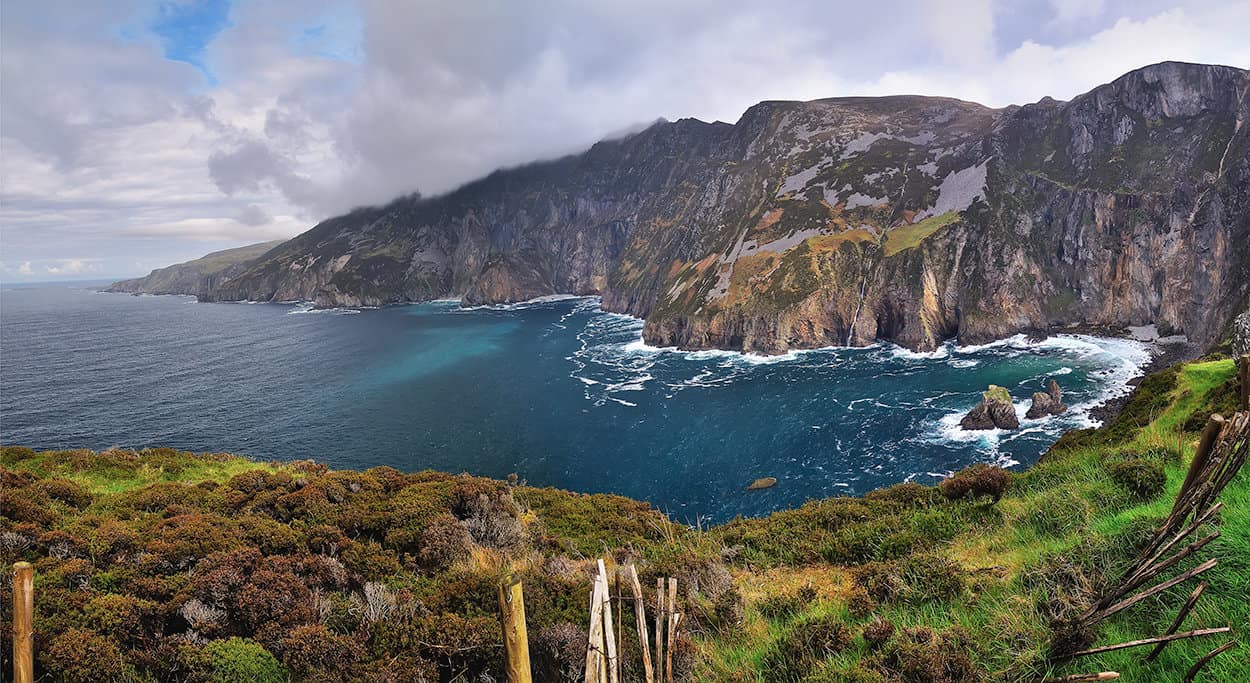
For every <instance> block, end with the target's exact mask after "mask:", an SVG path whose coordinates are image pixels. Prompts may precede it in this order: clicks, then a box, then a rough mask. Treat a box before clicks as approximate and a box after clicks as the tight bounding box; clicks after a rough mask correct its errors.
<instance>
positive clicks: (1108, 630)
mask: <svg viewBox="0 0 1250 683" xmlns="http://www.w3.org/2000/svg"><path fill="white" fill-rule="evenodd" d="M1233 372H1234V369H1233V364H1232V361H1231V360H1220V361H1213V362H1206V363H1196V364H1190V365H1187V366H1185V367H1184V368H1183V370H1182V371H1181V372H1180V374H1179V376H1178V378H1177V379H1178V382H1177V387H1176V389H1175V390H1174V391H1172V392H1171V393H1170V394H1169V396H1168V398H1170V400H1168V401H1166V407H1165V408H1164V409H1163V410H1162V411H1161V412H1158V413H1156V414H1155V415H1153V416H1152V417H1153V419H1152V421H1151V422H1150V424H1149V425H1148V426H1147V427H1146V428H1145V429H1141V430H1138V431H1137V433H1136V434H1135V435H1134V436H1133V438H1132V439H1130V440H1128V441H1126V442H1124V443H1120V444H1115V445H1090V446H1083V447H1080V448H1076V449H1073V450H1070V451H1068V452H1066V453H1064V454H1063V455H1062V456H1060V457H1052V458H1048V459H1047V460H1046V461H1045V462H1043V463H1041V464H1039V465H1037V466H1036V467H1034V468H1033V469H1032V470H1030V471H1029V472H1027V473H1025V474H1024V475H1022V476H1020V477H1018V478H1017V480H1016V484H1015V486H1014V488H1013V490H1012V491H1010V492H1009V493H1008V494H1007V495H1006V496H1005V497H1004V498H1003V500H1002V501H1001V502H999V503H998V505H997V508H998V510H997V512H998V513H999V515H997V516H996V518H995V517H990V518H985V519H983V520H981V523H979V524H977V525H975V527H973V528H969V529H966V530H965V531H963V532H961V533H959V534H958V535H957V536H955V538H953V539H952V540H951V541H950V542H949V544H948V545H946V547H945V548H943V549H942V552H943V553H944V554H945V555H946V556H947V557H949V558H951V559H953V560H955V561H957V562H958V563H959V564H960V565H962V566H963V567H964V568H965V569H967V570H969V571H971V572H973V573H974V575H976V574H986V575H989V576H992V577H995V578H992V579H989V580H986V581H984V582H980V583H979V585H977V586H975V587H974V589H973V591H972V592H971V593H969V594H968V595H965V596H964V597H963V598H961V599H958V600H955V601H952V602H948V603H930V604H924V605H918V606H917V605H904V606H898V607H887V608H885V609H883V610H878V611H877V612H876V613H875V614H874V616H882V617H885V618H887V619H890V620H891V621H893V622H894V623H895V624H897V625H926V626H931V627H934V628H944V627H947V626H949V625H952V624H959V625H962V626H964V627H965V628H967V629H969V630H970V631H971V632H973V633H975V634H978V635H979V636H980V637H981V640H982V642H983V643H985V644H986V645H988V646H989V647H988V648H987V650H986V651H985V652H984V653H983V654H982V657H981V661H980V663H981V664H983V665H984V666H985V668H987V669H989V670H991V671H1001V672H1008V673H1009V678H1014V677H1015V676H1014V675H1011V672H1016V673H1018V674H1020V675H1025V674H1026V673H1027V672H1029V671H1030V670H1035V669H1033V668H1032V667H1031V666H1030V665H1031V664H1033V663H1035V662H1038V661H1039V660H1040V659H1041V657H1042V654H1043V649H1044V646H1045V642H1046V640H1047V638H1048V635H1049V631H1048V629H1047V626H1046V624H1045V623H1043V622H1042V621H1041V620H1040V619H1039V618H1037V615H1036V614H1031V612H1032V610H1031V609H1030V607H1029V606H1030V605H1031V604H1033V603H1034V602H1036V601H1037V600H1038V598H1039V596H1038V595H1035V594H1030V592H1029V591H1028V590H1027V589H1026V588H1025V587H1024V586H1023V582H1022V580H1021V577H1022V575H1023V574H1024V573H1025V572H1026V571H1027V570H1028V569H1029V568H1031V567H1033V566H1035V565H1036V564H1038V563H1039V562H1040V561H1041V560H1042V559H1043V558H1045V557H1047V556H1049V555H1054V554H1062V553H1064V552H1065V551H1069V550H1071V549H1072V548H1074V547H1075V546H1077V545H1078V544H1079V543H1080V542H1081V541H1082V540H1083V539H1085V538H1088V537H1090V536H1091V535H1095V534H1096V535H1098V536H1103V537H1107V538H1111V537H1114V536H1115V535H1116V534H1118V533H1121V532H1124V531H1125V530H1126V529H1127V528H1128V527H1129V526H1130V525H1131V524H1132V523H1133V522H1134V521H1135V520H1142V519H1152V518H1157V517H1161V516H1163V515H1165V514H1166V513H1167V511H1168V510H1169V509H1170V507H1171V497H1172V496H1174V495H1175V493H1176V490H1177V489H1178V488H1179V487H1180V483H1181V480H1183V479H1184V476H1185V471H1186V468H1187V465H1188V461H1189V459H1190V458H1191V457H1192V454H1193V449H1194V448H1195V447H1196V442H1197V435H1196V434H1192V433H1191V434H1183V435H1181V434H1178V433H1177V432H1176V429H1177V428H1178V427H1179V426H1180V425H1182V424H1183V423H1184V422H1185V421H1186V419H1187V418H1188V417H1189V416H1190V415H1191V413H1193V412H1194V411H1196V410H1201V409H1202V408H1203V406H1204V403H1203V399H1204V397H1205V396H1206V395H1207V393H1208V392H1209V391H1210V390H1211V389H1213V388H1214V387H1216V386H1218V385H1221V384H1223V383H1224V382H1226V381H1227V380H1228V379H1229V378H1231V377H1232V376H1233ZM1151 451H1155V452H1158V451H1166V452H1175V451H1180V453H1179V457H1173V458H1171V459H1170V460H1169V463H1168V465H1167V468H1166V471H1167V477H1168V480H1167V489H1166V491H1167V496H1161V497H1159V498H1156V499H1154V500H1152V501H1149V502H1145V503H1141V504H1137V505H1131V506H1127V507H1110V506H1106V505H1104V502H1105V501H1104V498H1105V497H1106V496H1107V494H1108V487H1107V475H1106V472H1105V470H1104V468H1103V466H1102V464H1103V463H1104V462H1106V461H1109V460H1114V459H1116V458H1118V457H1121V456H1124V455H1128V454H1139V453H1143V452H1151ZM1057 490H1070V491H1073V492H1075V493H1076V494H1077V495H1076V498H1077V499H1078V500H1079V501H1081V502H1082V503H1083V505H1081V506H1079V507H1084V508H1085V510H1086V513H1085V514H1088V515H1089V517H1088V520H1087V521H1083V522H1082V521H1080V520H1079V519H1072V520H1070V523H1068V524H1065V525H1064V527H1061V528H1060V529H1058V533H1054V532H1050V531H1043V532H1039V531H1038V530H1037V528H1036V526H1037V525H1036V524H1033V523H1030V521H1031V520H1030V516H1031V515H1032V514H1036V512H1037V510H1038V509H1039V507H1041V506H1046V505H1049V504H1051V503H1053V500H1052V498H1051V496H1053V495H1054V492H1055V491H1057ZM1222 500H1224V502H1225V510H1226V512H1225V514H1224V515H1223V523H1222V527H1221V530H1222V532H1223V535H1222V537H1221V538H1220V539H1218V540H1217V541H1216V542H1214V543H1213V544H1211V545H1210V546H1208V551H1207V552H1206V553H1204V558H1205V557H1211V556H1214V557H1218V558H1220V561H1221V564H1220V566H1219V567H1217V568H1216V569H1214V570H1212V571H1210V572H1207V573H1206V574H1205V578H1206V580H1207V581H1208V582H1209V583H1210V584H1211V585H1210V587H1209V588H1208V589H1207V591H1206V594H1205V595H1204V597H1203V598H1202V600H1201V601H1200V602H1199V605H1198V607H1197V608H1196V609H1195V610H1194V612H1193V613H1191V615H1190V616H1189V617H1188V619H1187V620H1186V622H1185V626H1184V628H1205V627H1210V626H1222V625H1229V624H1231V625H1232V626H1233V627H1234V631H1235V633H1236V634H1237V635H1238V636H1239V639H1240V640H1241V644H1239V645H1238V646H1237V647H1235V648H1234V649H1233V650H1231V651H1229V652H1226V653H1224V654H1222V655H1220V657H1219V658H1217V659H1216V660H1214V661H1213V662H1212V663H1210V664H1209V665H1208V667H1207V669H1206V672H1205V674H1204V676H1205V680H1209V681H1216V680H1219V681H1241V680H1250V644H1247V643H1246V641H1245V636H1244V628H1245V626H1246V625H1248V624H1250V604H1247V602H1246V601H1245V600H1244V596H1246V595H1250V473H1247V472H1244V471H1243V472H1242V473H1241V474H1239V475H1238V477H1237V478H1236V479H1235V480H1234V481H1233V483H1232V484H1231V485H1230V486H1229V487H1228V489H1226V490H1225V492H1224V495H1223V498H1222ZM1184 566H1188V565H1184ZM846 573H847V570H845V569H841V568H837V567H820V568H818V567H803V568H781V569H779V570H777V571H773V572H769V573H768V574H767V575H766V578H763V577H760V576H747V577H743V576H742V575H741V574H740V575H739V580H740V581H743V582H744V583H748V584H749V583H751V582H753V581H754V582H758V583H764V584H767V585H771V586H772V587H773V590H777V589H779V588H781V587H783V586H787V585H789V586H793V585H795V584H798V583H803V582H807V581H811V582H814V583H819V584H825V585H829V586H834V587H841V588H842V590H836V588H835V590H834V591H831V592H827V593H826V595H825V596H823V597H826V598H827V599H825V600H821V601H820V602H819V603H817V604H815V605H813V606H811V607H810V608H809V609H808V610H807V611H806V612H804V613H801V614H799V615H797V616H795V617H792V618H790V619H787V620H785V621H777V620H773V621H770V620H768V619H766V618H764V617H763V616H762V615H761V614H760V613H759V610H758V609H756V608H755V607H750V608H748V610H747V616H746V620H745V629H744V630H745V632H746V633H747V634H748V635H749V637H746V638H732V639H711V640H706V641H703V643H702V646H703V653H704V655H705V658H706V662H707V664H708V667H709V671H708V673H707V674H706V676H705V678H706V679H707V680H724V679H730V678H735V676H734V674H733V672H736V671H741V670H743V669H753V670H756V671H759V670H761V669H762V667H763V661H764V658H765V656H766V655H767V652H768V648H769V647H770V644H771V643H772V642H774V641H775V640H776V639H777V637H778V636H779V634H781V633H782V632H783V631H784V630H785V628H786V625H787V623H793V622H801V621H803V620H805V619H810V618H813V617H816V616H818V615H820V614H825V613H829V612H834V613H837V614H839V615H840V616H841V617H842V618H843V619H845V620H846V621H848V622H851V623H858V622H867V621H869V620H870V619H871V618H872V617H869V618H856V617H853V616H851V615H850V614H849V613H848V612H847V609H846V597H847V595H848V592H847V590H846V576H845V575H846ZM1194 585H1195V584H1194V582H1192V581H1190V582H1187V583H1185V584H1182V585H1181V586H1178V587H1176V588H1174V589H1172V590H1170V591H1167V592H1166V593H1164V594H1163V596H1162V597H1160V598H1158V599H1155V600H1151V601H1148V602H1146V603H1144V604H1142V605H1139V606H1137V607H1135V608H1132V609H1130V610H1127V611H1126V612H1122V613H1121V614H1120V615H1117V617H1116V618H1114V619H1113V620H1112V621H1111V622H1110V623H1109V624H1106V625H1104V626H1103V627H1102V628H1101V631H1100V632H1099V634H1098V636H1099V638H1098V644H1100V645H1101V644H1111V643H1117V642H1122V641H1128V640H1135V639H1138V638H1144V637H1148V636H1151V635H1155V634H1158V633H1162V632H1163V631H1164V630H1165V629H1166V628H1167V626H1168V624H1169V622H1170V621H1171V619H1172V617H1173V616H1174V615H1175V613H1176V610H1177V609H1178V608H1179V606H1180V603H1181V602H1183V601H1184V598H1185V596H1186V595H1187V594H1188V593H1189V591H1190V590H1191V589H1192V588H1193V586H1194ZM782 590H784V589H782ZM756 594H757V596H758V595H761V593H760V592H756ZM747 595H748V598H750V597H752V596H751V592H747ZM972 595H974V596H975V597H969V596H972ZM757 604H758V603H757ZM1222 642H1223V641H1220V640H1212V639H1209V638H1208V639H1198V640H1190V641H1184V642H1181V643H1174V644H1172V645H1171V646H1170V647H1168V648H1167V649H1166V650H1165V651H1164V653H1163V655H1161V656H1160V658H1159V659H1158V661H1156V662H1155V663H1154V664H1152V665H1145V664H1143V663H1142V662H1141V657H1142V656H1143V655H1144V652H1143V651H1142V650H1141V649H1140V648H1138V649H1131V650H1122V651H1119V652H1115V653H1108V654H1106V655H1102V656H1099V657H1094V658H1088V659H1085V660H1083V661H1080V662H1077V663H1075V664H1072V665H1069V666H1065V667H1060V668H1058V669H1055V670H1053V671H1050V673H1052V674H1055V675H1058V674H1067V673H1079V672H1084V671H1095V670H1114V671H1119V672H1120V673H1121V674H1122V679H1121V680H1128V681H1165V680H1177V681H1179V680H1181V678H1182V677H1183V676H1184V675H1185V672H1186V670H1187V669H1188V668H1189V666H1190V665H1191V664H1192V663H1193V662H1194V660H1195V659H1197V658H1198V657H1200V656H1201V655H1202V654H1204V653H1206V652H1207V651H1208V650H1210V649H1212V648H1213V647H1214V646H1215V645H1218V644H1220V643H1222ZM868 652H869V650H868V648H867V646H866V644H865V643H863V641H862V640H858V641H857V642H855V643H854V644H853V645H852V648H851V649H850V650H849V651H847V652H845V653H843V654H841V655H839V656H837V657H835V658H834V659H832V660H830V661H829V662H828V663H827V664H826V669H827V670H828V672H829V674H830V678H831V680H836V678H837V676H838V675H839V673H840V672H844V671H845V670H846V668H847V667H850V666H851V665H853V664H854V663H855V661H856V660H857V659H859V658H861V657H863V656H865V655H867V654H868ZM1036 670H1040V669H1036ZM748 680H749V679H748ZM757 680H761V681H763V680H766V677H765V676H764V675H760V676H759V677H758V679H757Z"/></svg>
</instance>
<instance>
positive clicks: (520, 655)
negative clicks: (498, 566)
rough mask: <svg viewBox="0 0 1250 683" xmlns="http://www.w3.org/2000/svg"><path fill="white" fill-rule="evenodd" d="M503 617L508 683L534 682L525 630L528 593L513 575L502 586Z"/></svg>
mask: <svg viewBox="0 0 1250 683" xmlns="http://www.w3.org/2000/svg"><path fill="white" fill-rule="evenodd" d="M499 616H500V619H501V621H502V622H503V650H504V657H505V659H506V663H505V671H506V673H507V676H508V683H531V681H532V680H533V679H532V678H531V677H530V646H529V634H528V633H527V631H526V628H525V594H524V591H523V590H522V588H521V580H520V579H519V578H517V577H516V576H514V575H512V574H509V575H508V576H506V577H505V578H504V580H503V581H501V582H500V583H499Z"/></svg>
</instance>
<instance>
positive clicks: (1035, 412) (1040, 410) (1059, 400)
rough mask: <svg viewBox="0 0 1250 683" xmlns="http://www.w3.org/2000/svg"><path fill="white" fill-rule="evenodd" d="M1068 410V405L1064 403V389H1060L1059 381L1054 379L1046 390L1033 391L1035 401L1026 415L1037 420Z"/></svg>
mask: <svg viewBox="0 0 1250 683" xmlns="http://www.w3.org/2000/svg"><path fill="white" fill-rule="evenodd" d="M1067 410H1068V407H1067V406H1065V405H1064V404H1063V391H1061V390H1060V389H1059V383H1058V382H1056V381H1055V380H1053V379H1052V380H1050V382H1049V383H1048V384H1047V385H1046V391H1045V392H1041V391H1036V392H1034V393H1033V402H1032V403H1031V404H1030V405H1029V411H1028V412H1027V413H1025V415H1024V416H1025V417H1026V418H1028V419H1030V420H1036V419H1038V418H1042V417H1046V416H1047V415H1062V414H1063V413H1065V412H1067Z"/></svg>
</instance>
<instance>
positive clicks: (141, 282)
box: [105, 240, 282, 294]
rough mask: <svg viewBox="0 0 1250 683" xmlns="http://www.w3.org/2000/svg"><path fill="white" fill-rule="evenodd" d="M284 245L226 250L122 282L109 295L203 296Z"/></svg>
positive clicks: (114, 284) (279, 241) (274, 244)
mask: <svg viewBox="0 0 1250 683" xmlns="http://www.w3.org/2000/svg"><path fill="white" fill-rule="evenodd" d="M279 244H282V240H276V241H273V242H261V243H259V244H249V245H248V246H245V247H236V248H234V249H224V250H222V251H215V252H213V253H211V254H208V255H205V256H202V257H200V258H197V259H195V260H193V261H187V262H186V263H177V264H174V265H172V266H166V267H165V268H157V269H156V270H154V271H152V272H151V273H148V274H147V275H145V276H144V277H139V278H134V279H133V280H121V281H119V282H114V283H113V284H111V285H109V286H108V288H107V289H106V290H105V291H107V292H120V293H125V294H203V293H205V292H207V291H208V290H210V289H212V288H213V287H214V286H216V285H217V284H218V283H221V282H225V281H226V280H229V279H230V278H232V277H234V276H235V275H238V274H239V273H242V272H243V271H244V270H246V269H247V266H248V265H249V264H250V263H251V262H253V261H255V260H257V259H259V258H260V257H262V256H264V255H265V252H267V251H269V250H270V249H273V248H274V247H276V246H278V245H279Z"/></svg>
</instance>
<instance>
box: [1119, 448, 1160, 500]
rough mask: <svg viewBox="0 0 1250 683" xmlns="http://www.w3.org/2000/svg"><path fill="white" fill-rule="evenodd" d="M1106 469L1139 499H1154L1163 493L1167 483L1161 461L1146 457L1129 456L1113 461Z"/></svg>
mask: <svg viewBox="0 0 1250 683" xmlns="http://www.w3.org/2000/svg"><path fill="white" fill-rule="evenodd" d="M1107 470H1108V471H1109V472H1110V473H1111V479H1112V480H1114V481H1115V483H1116V484H1119V485H1120V486H1122V487H1123V488H1124V489H1125V490H1126V491H1128V492H1129V494H1130V495H1132V496H1133V498H1135V499H1137V500H1139V501H1147V500H1152V499H1154V498H1155V497H1157V496H1158V495H1159V494H1161V493H1163V488H1164V486H1165V485H1166V484H1167V475H1166V474H1165V473H1164V471H1163V463H1161V462H1158V461H1156V460H1151V459H1148V458H1129V459H1128V460H1122V461H1119V462H1113V463H1111V464H1110V465H1109V466H1108V467H1107Z"/></svg>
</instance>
